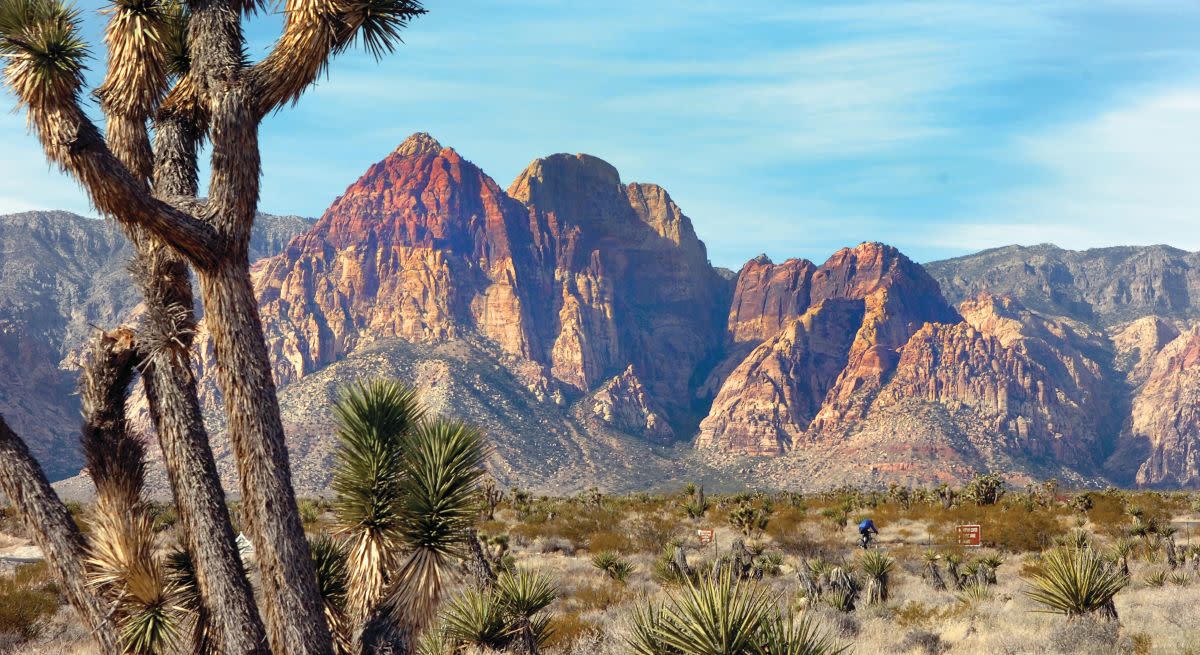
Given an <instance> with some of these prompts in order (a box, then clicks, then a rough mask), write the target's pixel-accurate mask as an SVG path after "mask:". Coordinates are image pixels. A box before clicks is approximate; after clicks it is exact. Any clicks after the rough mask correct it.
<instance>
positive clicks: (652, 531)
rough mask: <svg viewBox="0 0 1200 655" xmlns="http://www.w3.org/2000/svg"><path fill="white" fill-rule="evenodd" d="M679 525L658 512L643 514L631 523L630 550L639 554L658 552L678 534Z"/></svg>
mask: <svg viewBox="0 0 1200 655" xmlns="http://www.w3.org/2000/svg"><path fill="white" fill-rule="evenodd" d="M679 531H680V530H679V525H678V524H677V523H676V522H675V521H672V520H671V519H670V518H669V517H666V516H663V515H662V514H660V513H658V512H654V513H651V514H643V515H641V516H639V517H638V518H637V520H636V521H634V523H633V529H632V530H630V533H631V536H632V550H633V551H634V552H639V553H654V552H658V551H659V550H660V549H661V548H662V546H663V544H666V543H670V542H671V540H672V539H674V538H675V536H676V535H677V534H678V533H679Z"/></svg>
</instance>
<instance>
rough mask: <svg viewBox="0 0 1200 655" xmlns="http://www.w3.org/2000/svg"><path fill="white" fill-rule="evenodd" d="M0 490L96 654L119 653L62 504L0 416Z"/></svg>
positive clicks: (79, 541)
mask: <svg viewBox="0 0 1200 655" xmlns="http://www.w3.org/2000/svg"><path fill="white" fill-rule="evenodd" d="M0 489H3V491H4V493H5V495H7V496H8V499H9V500H10V501H12V503H13V504H14V505H15V506H16V508H17V511H18V512H20V514H21V518H22V520H23V521H24V522H25V525H26V527H27V528H28V529H29V532H30V533H31V534H32V535H33V539H34V543H36V544H37V545H38V548H41V549H42V554H43V555H44V556H45V557H46V562H47V564H49V565H50V569H51V570H52V571H54V573H55V575H56V576H57V577H58V580H59V583H60V584H62V588H63V593H64V594H65V595H66V597H67V601H68V602H69V603H71V606H72V607H74V608H75V610H76V611H77V612H79V616H80V617H82V618H83V622H84V624H85V625H86V626H87V627H88V629H89V630H90V631H91V634H92V639H94V640H95V641H96V646H97V648H98V649H99V651H100V653H101V655H120V653H121V648H120V646H119V645H118V641H117V632H116V626H115V625H114V624H113V622H112V621H110V620H109V619H108V613H107V611H106V610H105V608H104V607H103V605H102V604H101V603H100V599H99V598H98V597H97V596H96V595H95V594H93V593H92V592H91V590H90V589H88V588H87V578H86V577H85V575H84V569H83V558H84V542H83V536H82V535H81V534H80V533H79V528H78V527H76V525H75V522H74V521H73V520H72V519H71V514H70V512H68V511H67V508H66V506H64V505H63V504H62V501H61V500H59V499H58V496H57V495H55V493H54V490H53V489H51V488H50V482H49V481H47V480H46V475H45V474H44V473H43V472H42V469H41V467H39V466H38V465H37V462H35V461H34V459H33V456H32V455H30V454H29V449H28V448H27V447H26V446H25V442H24V441H22V440H21V438H20V437H18V436H17V435H16V434H15V433H14V432H13V431H12V430H11V429H10V428H9V427H8V423H6V422H5V421H4V418H3V417H0Z"/></svg>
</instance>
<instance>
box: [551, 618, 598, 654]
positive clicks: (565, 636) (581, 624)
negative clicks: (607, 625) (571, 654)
mask: <svg viewBox="0 0 1200 655" xmlns="http://www.w3.org/2000/svg"><path fill="white" fill-rule="evenodd" d="M599 629H600V626H598V625H596V624H595V623H593V622H591V621H589V620H587V619H585V618H583V617H582V616H580V614H579V612H562V613H559V614H556V615H555V616H554V618H552V619H551V620H550V632H549V634H548V635H547V637H546V641H545V643H544V644H543V645H544V646H545V647H546V649H547V650H561V649H566V648H569V647H570V646H571V645H572V644H574V643H575V642H577V641H579V640H580V639H581V638H583V637H585V636H588V635H590V634H592V633H595V632H596V631H597V630H599Z"/></svg>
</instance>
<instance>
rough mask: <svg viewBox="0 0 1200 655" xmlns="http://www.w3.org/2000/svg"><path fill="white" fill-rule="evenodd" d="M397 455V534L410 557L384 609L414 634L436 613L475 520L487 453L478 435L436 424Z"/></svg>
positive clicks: (449, 423)
mask: <svg viewBox="0 0 1200 655" xmlns="http://www.w3.org/2000/svg"><path fill="white" fill-rule="evenodd" d="M402 454H403V457H402V458H401V464H402V472H401V476H400V489H401V498H402V501H401V503H400V526H399V533H400V535H401V538H402V540H403V542H404V544H405V546H406V547H407V548H409V549H410V552H409V555H408V558H407V560H406V561H405V562H404V564H403V566H401V567H400V569H399V571H398V572H397V573H396V575H395V578H394V582H393V584H392V587H391V590H390V591H389V599H388V603H389V604H390V606H391V616H392V619H393V621H395V622H397V624H404V625H407V626H408V628H409V629H410V630H412V631H413V633H417V632H420V630H421V629H422V628H424V626H425V625H426V623H428V621H430V620H431V619H432V618H433V616H434V614H435V613H436V611H437V604H438V602H439V601H440V599H441V594H442V588H443V578H444V576H445V573H446V565H447V564H448V562H449V561H450V559H451V558H455V557H459V556H461V555H462V551H463V545H464V543H465V539H466V535H467V529H468V528H470V527H471V526H472V525H473V524H474V522H475V519H476V518H477V517H478V515H479V504H480V499H479V480H480V478H481V477H482V476H483V462H484V459H485V458H486V456H487V448H486V446H485V445H484V440H483V434H482V433H481V432H479V430H478V429H476V428H474V427H472V426H469V425H467V424H465V423H462V422H461V421H453V420H445V419H438V420H435V421H427V422H423V423H422V424H421V425H420V426H419V427H418V428H417V429H416V430H415V431H414V432H413V433H412V434H411V435H409V437H408V438H407V439H406V440H405V442H404V447H403V453H402Z"/></svg>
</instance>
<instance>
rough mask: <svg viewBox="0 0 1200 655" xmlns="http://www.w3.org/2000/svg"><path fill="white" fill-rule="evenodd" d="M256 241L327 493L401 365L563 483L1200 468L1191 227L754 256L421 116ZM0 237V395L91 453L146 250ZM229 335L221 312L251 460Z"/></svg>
mask: <svg viewBox="0 0 1200 655" xmlns="http://www.w3.org/2000/svg"><path fill="white" fill-rule="evenodd" d="M255 247H256V249H257V252H256V255H257V256H260V257H262V259H260V260H259V261H258V262H257V263H256V264H255V265H254V266H255V268H254V279H255V284H256V289H257V291H258V295H259V298H260V311H261V312H262V316H263V321H264V326H265V330H266V336H267V343H268V345H269V348H270V349H271V352H272V354H273V356H274V361H275V374H276V378H277V380H278V381H279V384H280V402H281V405H282V408H283V414H284V420H285V423H286V424H287V429H288V433H289V439H290V445H291V448H292V455H293V469H294V471H295V474H296V483H297V486H298V487H299V488H300V489H301V491H302V492H304V493H316V492H319V491H320V490H322V489H324V488H325V487H326V485H327V482H328V478H329V470H330V464H331V456H332V447H333V443H332V415H331V412H330V410H329V404H330V402H331V401H332V400H333V399H334V398H336V394H337V390H338V389H339V388H340V387H341V386H342V385H344V384H345V383H346V382H349V381H351V380H354V379H357V378H363V377H371V376H379V375H391V376H398V377H401V378H403V379H406V380H408V381H410V382H411V383H412V384H414V385H416V386H417V387H419V388H420V389H421V390H422V392H423V394H424V397H425V398H426V400H427V402H429V403H430V404H431V405H432V406H433V407H434V408H435V409H437V410H438V411H441V412H445V413H449V414H454V415H458V416H462V417H464V418H467V419H470V420H472V421H474V422H476V423H478V424H480V425H481V426H483V427H484V428H485V429H486V430H487V431H488V433H489V434H490V436H491V440H492V443H493V445H494V447H495V454H494V456H493V457H492V461H491V468H492V470H493V473H494V474H495V475H496V476H497V477H498V478H500V479H501V481H503V482H505V483H508V484H514V485H520V486H523V487H529V488H534V489H539V490H546V491H551V490H553V491H567V490H573V489H579V488H584V487H588V486H593V485H596V486H601V487H605V488H610V489H632V488H648V487H661V486H670V485H676V484H680V483H681V482H682V481H684V480H687V479H699V480H706V481H708V482H709V484H710V485H712V486H716V487H722V488H728V487H736V486H764V485H766V486H772V487H792V488H817V487H827V486H834V485H838V484H843V483H862V484H879V485H882V484H887V483H889V482H898V483H901V484H917V483H922V484H924V483H936V482H941V481H945V482H960V481H962V480H965V479H967V478H969V477H970V476H972V475H973V474H975V473H976V472H982V471H997V472H1000V473H1002V474H1004V475H1005V476H1006V477H1007V478H1009V479H1010V480H1011V481H1012V482H1014V483H1023V482H1027V481H1031V480H1034V479H1039V478H1045V477H1051V476H1053V477H1057V478H1059V479H1061V480H1064V481H1066V482H1068V483H1070V484H1079V485H1083V484H1089V485H1103V484H1110V483H1114V484H1121V485H1139V486H1170V487H1173V486H1189V487H1196V486H1200V412H1198V410H1197V407H1198V406H1200V327H1198V326H1200V255H1198V254H1195V253H1187V252H1183V251H1179V250H1174V249H1171V248H1166V247H1161V246H1154V247H1144V248H1141V247H1138V248H1135V247H1119V248H1106V249H1099V250H1089V251H1085V252H1074V251H1067V250H1062V249H1059V248H1055V247H1053V246H1034V247H1028V248H1026V247H1018V246H1010V247H1006V248H998V249H994V250H988V251H984V252H981V253H978V254H975V255H970V256H967V257H960V258H957V259H951V260H946V261H941V262H934V263H931V264H927V265H925V266H921V265H919V264H917V263H915V262H913V261H911V260H910V259H908V258H907V257H905V256H904V255H903V254H902V253H900V252H899V251H897V250H896V249H895V248H892V247H889V246H886V245H883V244H878V243H864V244H860V245H858V246H855V247H852V248H845V249H843V250H841V251H838V252H837V253H834V254H833V255H832V256H831V257H830V258H829V260H828V261H826V262H825V263H823V264H820V265H818V264H815V263H813V262H809V261H806V260H800V259H790V260H787V261H785V262H782V263H774V262H772V261H771V260H769V259H768V258H766V257H765V256H760V257H758V258H755V259H753V260H751V261H750V262H747V263H746V264H745V266H743V267H742V269H741V271H739V272H737V273H736V274H735V273H733V272H731V271H727V270H722V269H715V268H713V267H712V266H711V265H710V264H709V262H708V258H707V254H706V251H705V247H704V244H703V243H702V242H701V241H700V240H699V239H698V238H697V237H696V234H695V232H694V231H693V229H692V225H691V221H689V220H688V218H687V217H686V216H685V215H684V214H683V213H682V211H681V210H680V208H679V207H678V206H676V205H675V203H674V202H673V201H672V200H671V198H670V196H669V195H668V194H667V192H666V191H665V190H664V189H662V188H660V187H658V186H655V185H652V184H640V183H632V184H625V183H622V181H621V180H620V176H619V175H618V173H617V171H616V170H615V169H614V168H613V167H612V166H610V165H609V164H607V163H605V162H603V161H601V160H599V159H597V158H595V157H591V156H588V155H563V154H560V155H552V156H550V157H546V158H543V159H538V160H535V161H534V162H533V163H532V164H530V165H529V167H528V168H527V169H526V170H525V171H524V172H522V173H521V175H519V176H518V178H517V179H516V180H515V181H514V182H513V183H512V184H511V185H510V186H509V188H508V189H507V190H504V189H502V188H501V187H500V186H499V185H497V184H496V182H495V181H493V180H492V179H491V178H490V177H488V176H487V175H486V174H485V173H484V172H483V171H481V170H480V169H479V168H478V167H476V166H475V165H473V164H472V163H470V162H469V161H467V160H465V159H463V158H462V157H461V156H460V155H459V154H458V153H457V152H456V151H454V150H453V149H450V148H444V147H442V146H441V144H439V143H437V142H436V141H435V140H434V139H433V138H432V137H430V136H428V135H425V134H417V135H414V136H413V137H411V138H409V139H408V140H407V141H405V142H404V143H403V144H402V145H401V146H400V147H399V148H398V149H397V150H396V151H394V152H393V153H392V154H390V155H389V156H388V157H387V158H385V159H384V160H383V161H381V162H379V163H377V164H375V165H374V166H372V167H371V168H370V169H368V170H367V172H366V173H365V174H364V175H363V176H362V177H361V178H360V179H359V180H358V181H356V182H355V183H353V184H352V185H350V187H348V188H347V190H346V192H345V193H344V194H343V195H342V196H341V197H339V198H338V199H337V200H335V201H334V203H333V204H332V205H331V206H330V207H329V209H328V210H327V211H326V212H325V214H324V215H323V216H322V217H321V218H320V219H319V220H317V221H316V222H315V223H309V222H308V221H305V220H304V219H298V218H294V217H288V218H280V217H270V216H263V217H262V218H261V219H260V220H259V223H258V233H257V235H256V246H255ZM0 248H2V249H0V257H2V259H0V376H2V377H0V380H4V382H2V383H0V412H3V413H4V414H5V416H6V417H8V418H9V420H10V421H12V422H13V424H14V427H15V428H16V429H17V430H18V431H19V432H20V433H22V434H23V435H24V436H26V438H28V439H29V440H30V441H31V446H32V447H33V449H34V451H35V453H36V454H37V456H38V457H39V458H40V459H41V461H42V462H43V464H44V465H46V466H47V468H48V469H49V470H50V472H51V473H52V475H54V476H56V477H66V476H69V475H72V474H74V473H75V472H76V471H77V470H78V467H79V465H80V458H79V454H78V448H77V447H76V445H75V440H76V438H77V437H76V431H77V423H78V419H77V416H78V407H77V403H76V401H75V399H74V398H73V396H71V395H70V392H71V389H72V387H73V385H74V378H75V374H74V372H73V370H72V368H73V364H72V359H71V357H72V355H71V353H72V352H73V350H74V349H75V348H77V347H78V345H79V344H80V343H81V341H82V339H83V338H84V336H85V335H86V333H87V330H88V325H89V324H96V325H102V326H106V325H113V324H115V323H116V322H118V321H119V320H120V318H121V317H124V316H128V315H129V314H130V312H131V311H133V309H134V307H135V305H136V303H137V301H138V299H137V297H136V294H135V293H134V292H133V291H132V289H131V287H130V286H129V285H128V284H127V283H126V282H125V280H124V277H123V276H124V273H123V267H124V261H125V260H126V259H127V258H128V254H129V251H128V249H127V248H126V247H125V245H124V243H123V241H122V239H121V238H120V237H119V236H118V235H115V234H114V232H113V231H112V230H111V229H110V228H108V227H107V226H106V225H105V224H104V223H102V222H99V221H93V220H89V219H83V218H79V217H76V216H72V215H69V214H64V213H61V212H58V213H44V214H20V215H14V216H7V217H0ZM209 348H210V346H209V343H208V340H207V338H206V336H205V334H204V333H203V332H202V333H201V334H200V335H199V338H198V340H197V364H198V366H199V373H200V383H201V390H202V399H203V402H204V404H205V407H206V410H207V412H208V414H209V417H210V419H211V420H210V426H211V427H212V429H213V432H214V446H215V448H216V449H217V452H218V461H219V463H220V464H221V466H222V468H223V469H224V470H225V471H226V472H229V473H230V474H232V468H233V467H232V465H231V464H232V463H231V462H230V461H229V457H230V455H229V453H228V446H227V444H226V442H225V441H224V437H223V435H222V430H223V426H222V424H221V421H220V412H219V411H218V410H219V401H220V399H219V394H218V393H217V392H216V389H215V384H214V383H213V380H212V364H211V353H210V351H209ZM134 404H135V410H136V411H144V410H143V409H142V405H143V403H142V402H141V401H140V400H135V401H134ZM141 424H143V425H145V424H146V422H145V421H144V419H143V420H142V421H141Z"/></svg>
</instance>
